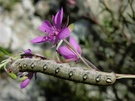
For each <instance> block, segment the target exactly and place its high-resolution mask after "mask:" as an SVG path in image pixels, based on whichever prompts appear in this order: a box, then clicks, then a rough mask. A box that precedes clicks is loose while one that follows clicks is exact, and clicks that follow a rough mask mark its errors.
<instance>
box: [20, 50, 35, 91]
mask: <svg viewBox="0 0 135 101" xmlns="http://www.w3.org/2000/svg"><path fill="white" fill-rule="evenodd" d="M25 54H28V55H29V54H32V51H31V50H30V49H27V50H26V51H25ZM25 58H32V56H25ZM22 74H23V73H22ZM33 75H34V73H32V72H28V74H27V75H26V76H27V77H28V78H27V79H25V80H24V81H22V82H21V84H20V88H21V89H23V88H25V87H26V86H27V85H28V84H29V83H30V80H31V79H32V77H33Z"/></svg>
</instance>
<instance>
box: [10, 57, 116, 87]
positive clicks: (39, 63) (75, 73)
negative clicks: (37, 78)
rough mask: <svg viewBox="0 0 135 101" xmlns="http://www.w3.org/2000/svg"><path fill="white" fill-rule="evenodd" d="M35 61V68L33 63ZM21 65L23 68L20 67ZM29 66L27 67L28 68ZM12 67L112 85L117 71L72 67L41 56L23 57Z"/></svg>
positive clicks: (14, 71)
mask: <svg viewBox="0 0 135 101" xmlns="http://www.w3.org/2000/svg"><path fill="white" fill-rule="evenodd" d="M32 63H34V65H35V66H34V68H31V64H32ZM20 66H21V68H20ZM26 67H27V68H26ZM11 69H12V71H13V73H15V74H17V73H18V72H29V71H30V72H41V73H44V74H48V75H52V76H55V77H58V78H61V79H66V80H70V81H75V82H80V83H84V84H91V85H112V84H113V83H114V82H115V81H116V75H115V73H113V72H112V73H106V72H101V71H96V70H94V69H93V70H89V69H83V68H80V67H71V66H70V65H68V64H65V63H63V64H62V63H57V62H55V61H54V60H42V59H39V58H22V59H18V60H16V61H15V62H14V63H13V64H12V66H11Z"/></svg>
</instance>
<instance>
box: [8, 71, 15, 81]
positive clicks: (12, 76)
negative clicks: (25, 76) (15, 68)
mask: <svg viewBox="0 0 135 101" xmlns="http://www.w3.org/2000/svg"><path fill="white" fill-rule="evenodd" d="M8 74H9V76H10V77H11V78H12V79H17V76H16V75H15V74H14V73H13V72H11V73H8Z"/></svg>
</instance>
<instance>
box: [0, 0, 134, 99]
mask: <svg viewBox="0 0 135 101" xmlns="http://www.w3.org/2000/svg"><path fill="white" fill-rule="evenodd" d="M61 7H63V9H64V21H66V17H67V16H68V15H69V18H70V21H69V22H70V23H74V24H75V27H74V30H73V32H72V35H73V36H74V37H75V38H76V39H77V40H78V42H79V43H80V45H81V47H82V51H83V56H84V57H85V58H87V59H88V60H90V61H91V62H92V63H93V64H95V65H96V66H97V67H98V68H99V69H100V70H102V71H107V72H112V71H113V72H116V73H125V74H126V73H127V74H135V53H134V52H135V1H134V0H0V47H3V48H5V49H6V50H7V51H9V52H10V53H12V54H18V53H19V52H20V51H24V50H26V49H28V48H30V49H31V50H32V51H33V52H34V53H37V54H41V55H45V56H47V57H48V58H52V59H53V58H54V57H53V55H52V54H53V53H54V51H51V50H50V49H51V48H50V46H49V45H48V44H49V43H45V44H32V43H31V42H30V40H31V39H33V38H35V37H36V36H38V35H43V34H44V33H42V32H40V31H39V30H38V26H40V25H41V23H42V21H43V20H45V19H47V20H51V16H52V15H55V14H56V12H57V11H58V10H59V9H60V8H61ZM0 57H2V53H0ZM0 59H1V60H2V58H0ZM134 84H135V79H123V80H118V81H117V82H116V83H115V84H114V85H112V86H105V87H103V86H100V87H98V86H92V85H86V84H80V83H74V82H71V81H65V80H61V79H57V78H55V77H51V76H47V75H43V74H38V79H37V80H34V79H33V80H32V81H31V83H30V85H29V86H28V87H27V88H25V89H23V90H21V89H20V88H19V83H18V82H15V81H14V80H12V79H11V78H9V77H8V76H7V74H6V73H5V72H3V71H2V70H1V71H0V101H135V87H134Z"/></svg>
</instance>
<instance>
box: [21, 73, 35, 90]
mask: <svg viewBox="0 0 135 101" xmlns="http://www.w3.org/2000/svg"><path fill="white" fill-rule="evenodd" d="M33 74H34V73H32V72H29V73H28V75H27V76H28V78H27V79H26V80H24V81H22V82H21V84H20V88H21V89H23V88H25V87H26V86H27V85H28V84H29V83H30V80H31V79H32V77H33Z"/></svg>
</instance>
